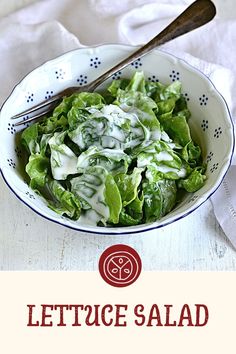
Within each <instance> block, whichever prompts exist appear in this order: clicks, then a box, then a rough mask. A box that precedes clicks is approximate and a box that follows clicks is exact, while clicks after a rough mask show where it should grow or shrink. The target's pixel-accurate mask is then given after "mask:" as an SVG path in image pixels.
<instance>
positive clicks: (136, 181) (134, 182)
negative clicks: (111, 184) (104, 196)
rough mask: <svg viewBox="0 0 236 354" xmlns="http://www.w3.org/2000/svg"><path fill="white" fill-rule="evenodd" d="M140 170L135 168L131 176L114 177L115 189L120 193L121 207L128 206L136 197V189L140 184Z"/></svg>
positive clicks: (141, 170) (121, 174)
mask: <svg viewBox="0 0 236 354" xmlns="http://www.w3.org/2000/svg"><path fill="white" fill-rule="evenodd" d="M142 172H143V169H142V168H137V167H135V168H134V170H133V172H132V173H131V174H125V173H120V174H118V175H116V176H115V181H116V184H117V187H118V189H119V191H120V195H121V199H122V205H123V206H124V207H125V206H126V205H128V204H130V203H131V202H132V201H134V200H135V198H136V197H137V195H138V187H139V185H140V183H141V180H142V176H141V173H142Z"/></svg>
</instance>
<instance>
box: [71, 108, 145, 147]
mask: <svg viewBox="0 0 236 354" xmlns="http://www.w3.org/2000/svg"><path fill="white" fill-rule="evenodd" d="M68 135H69V137H70V138H71V140H72V141H73V142H74V143H75V144H77V145H78V146H79V147H80V149H81V150H86V149H88V148H89V147H90V146H97V147H99V148H110V149H123V150H126V149H128V148H133V147H135V146H137V145H140V144H141V143H142V142H143V141H144V140H145V139H146V140H147V139H149V137H150V132H149V131H148V129H147V128H146V127H145V126H144V125H143V124H142V122H141V121H140V119H139V117H138V115H137V114H136V112H125V111H123V110H122V109H121V108H120V107H118V106H117V105H107V106H104V107H102V108H101V110H98V109H91V110H90V115H89V116H88V117H87V120H86V121H84V122H82V123H81V124H79V125H78V127H77V128H76V129H74V130H71V131H69V133H68Z"/></svg>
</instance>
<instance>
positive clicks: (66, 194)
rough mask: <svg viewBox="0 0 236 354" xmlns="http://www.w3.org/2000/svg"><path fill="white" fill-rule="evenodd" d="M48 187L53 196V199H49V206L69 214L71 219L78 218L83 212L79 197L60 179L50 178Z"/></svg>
mask: <svg viewBox="0 0 236 354" xmlns="http://www.w3.org/2000/svg"><path fill="white" fill-rule="evenodd" d="M47 188H48V190H49V191H50V192H51V195H52V196H53V199H52V200H50V201H49V207H50V208H51V209H52V210H54V211H55V212H56V213H58V214H60V215H67V216H68V217H69V218H70V219H73V220H78V219H79V217H80V213H81V206H80V201H79V199H78V198H77V197H76V196H75V195H74V194H73V193H71V192H70V191H68V190H66V189H65V188H64V187H63V186H62V185H61V184H60V182H58V181H55V180H49V181H48V184H47Z"/></svg>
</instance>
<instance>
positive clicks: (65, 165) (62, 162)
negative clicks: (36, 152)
mask: <svg viewBox="0 0 236 354" xmlns="http://www.w3.org/2000/svg"><path fill="white" fill-rule="evenodd" d="M58 136H59V134H55V135H54V136H53V137H51V138H50V139H49V141H48V144H49V146H50V148H51V157H50V162H51V170H52V175H53V178H54V179H56V180H65V179H66V178H67V176H68V175H70V174H75V173H77V167H76V166H77V156H76V155H75V154H74V153H73V151H72V150H71V149H70V148H69V147H68V146H67V145H65V144H60V138H59V137H58Z"/></svg>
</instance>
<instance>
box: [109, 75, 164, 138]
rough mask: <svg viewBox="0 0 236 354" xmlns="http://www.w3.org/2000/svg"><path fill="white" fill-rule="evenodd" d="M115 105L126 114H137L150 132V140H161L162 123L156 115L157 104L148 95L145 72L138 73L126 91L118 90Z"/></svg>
mask: <svg viewBox="0 0 236 354" xmlns="http://www.w3.org/2000/svg"><path fill="white" fill-rule="evenodd" d="M110 89H111V87H110ZM108 90H109V88H108ZM113 104H117V105H118V106H119V107H120V108H122V109H123V110H124V111H125V112H129V113H135V114H136V115H137V116H138V119H139V121H140V122H141V123H142V125H143V126H144V127H145V128H146V129H147V130H148V131H149V137H148V138H149V139H151V140H152V139H153V140H154V141H155V140H157V139H159V138H160V123H159V121H158V119H157V117H156V115H155V113H154V109H156V108H157V104H156V102H155V101H154V100H153V99H152V98H151V97H149V96H148V95H147V93H146V87H145V78H144V74H143V72H136V73H135V74H134V76H133V77H132V79H131V80H130V83H129V84H128V85H127V86H126V87H125V88H124V89H121V88H118V89H117V91H116V99H115V101H114V102H113ZM146 140H147V137H146Z"/></svg>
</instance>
